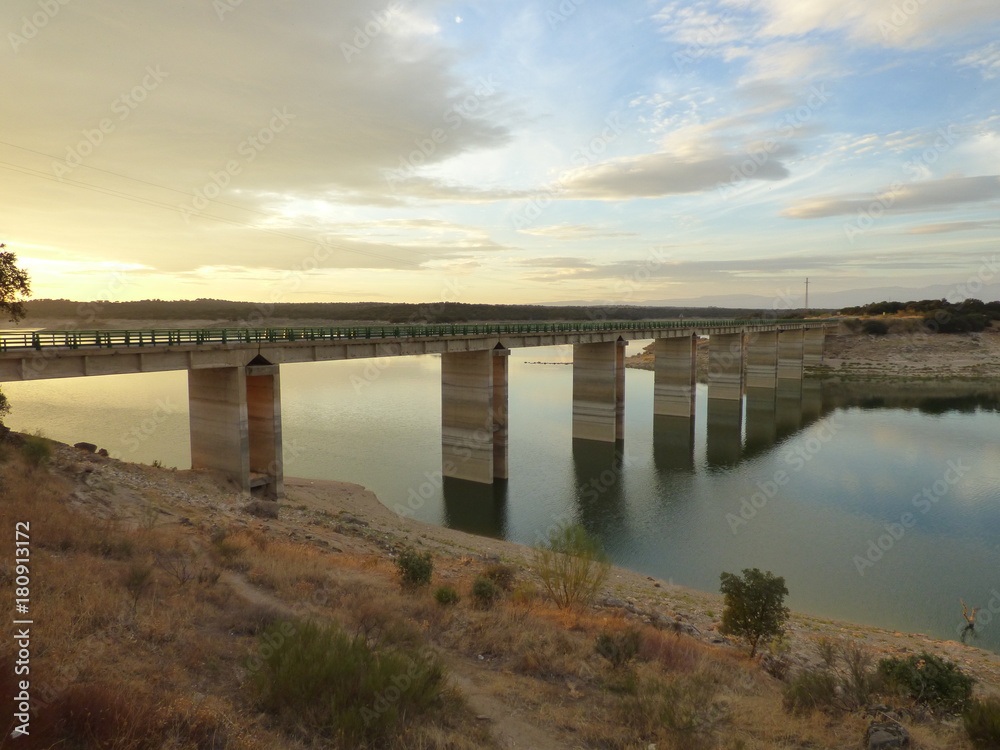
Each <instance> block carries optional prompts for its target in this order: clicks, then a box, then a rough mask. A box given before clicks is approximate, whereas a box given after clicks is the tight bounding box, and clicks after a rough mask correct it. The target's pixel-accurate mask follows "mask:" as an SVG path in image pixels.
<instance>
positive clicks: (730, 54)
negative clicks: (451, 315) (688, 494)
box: [0, 0, 1000, 303]
mask: <svg viewBox="0 0 1000 750" xmlns="http://www.w3.org/2000/svg"><path fill="white" fill-rule="evenodd" d="M998 39H1000V2H997V0H948V2H943V0H751V1H746V0H743V1H741V0H716V1H712V0H709V1H706V2H666V3H664V2H662V0H661V1H660V2H648V3H646V2H631V1H628V0H625V1H624V2H615V3H599V2H595V1H594V0H562V2H559V1H558V0H553V1H551V2H545V1H541V0H538V1H536V0H505V1H504V2H492V3H483V2H480V3H469V4H467V3H451V2H405V1H402V0H400V1H397V0H389V1H388V2H387V1H386V0H373V1H372V2H368V1H366V0H337V2H330V0H325V1H323V2H320V1H319V0H301V1H300V2H291V1H290V0H270V1H268V0H214V2H213V1H212V0H200V1H197V2H196V1H195V0H179V1H176V2H169V3H163V2H131V1H130V2H121V0H118V1H117V2H110V1H109V0H7V2H5V3H4V11H3V39H0V56H2V58H3V60H2V68H0V69H2V77H3V78H2V81H3V89H2V91H3V96H2V99H0V107H2V108H3V126H2V131H0V166H2V168H3V173H2V174H3V181H2V201H0V241H3V242H6V243H7V245H8V249H10V250H13V251H15V252H16V253H17V254H18V256H19V259H20V262H21V264H22V265H23V266H24V267H26V268H27V269H28V270H29V271H30V273H31V275H32V279H33V286H34V294H35V296H36V297H65V298H71V299H80V300H83V299H142V298H153V297H157V298H163V299H174V298H195V297H216V298H227V299H242V300H258V301H288V302H296V301H311V300H319V301H337V300H347V301H354V300H384V301H437V300H444V299H447V300H457V301H463V302H559V301H565V300H587V301H601V302H622V303H637V302H642V301H646V300H666V299H677V298H693V297H700V296H703V295H713V296H716V295H735V294H755V295H762V296H764V297H768V298H772V299H775V300H778V299H782V298H787V297H788V295H789V294H800V292H801V288H802V282H803V280H804V279H805V277H807V276H808V277H809V278H810V280H811V282H812V284H813V286H812V289H814V290H817V292H819V291H823V292H832V291H838V290H845V289H859V288H870V287H872V288H878V287H889V286H894V287H899V286H902V287H911V288H918V287H924V286H927V285H930V284H938V285H941V284H944V285H952V286H954V287H955V288H959V287H960V286H961V285H962V284H965V283H967V282H968V281H969V280H971V279H976V278H979V279H986V280H993V281H994V282H996V283H1000V260H998V259H997V256H1000V244H998V241H997V240H998V238H1000V41H997V40H998ZM994 261H996V262H994ZM994 277H996V278H994Z"/></svg>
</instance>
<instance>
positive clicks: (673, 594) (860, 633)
mask: <svg viewBox="0 0 1000 750" xmlns="http://www.w3.org/2000/svg"><path fill="white" fill-rule="evenodd" d="M285 490H286V500H285V502H287V503H289V504H291V505H293V506H294V505H296V504H297V503H298V504H306V505H312V504H313V503H322V504H325V503H330V504H333V505H336V506H337V507H338V508H339V512H340V513H341V514H342V515H344V516H347V517H350V518H363V519H364V520H365V521H366V522H367V523H368V524H369V526H366V527H364V528H365V529H366V530H368V531H369V532H375V533H377V534H379V533H380V534H387V535H389V537H390V538H396V539H397V540H398V541H400V542H405V543H410V544H420V545H423V546H424V547H425V548H427V549H432V550H434V551H435V552H436V554H438V555H442V556H451V557H454V558H456V559H457V562H458V564H467V563H463V562H462V561H463V560H469V559H484V558H485V559H491V558H492V557H494V556H495V557H497V558H500V559H502V560H505V561H507V562H512V563H514V564H517V565H518V566H519V567H522V568H526V567H527V566H528V561H529V558H530V554H531V547H529V546H527V545H523V544H520V543H517V542H512V541H507V540H500V539H494V538H491V537H483V536H479V535H476V534H472V533H469V532H464V531H460V530H457V529H451V528H448V527H445V526H437V525H435V524H431V523H428V522H425V521H419V520H417V519H414V518H410V517H406V516H402V515H399V514H397V513H396V512H395V511H394V510H392V509H391V508H389V507H388V506H386V505H385V504H384V503H383V502H382V501H381V500H380V499H379V498H378V497H377V496H376V495H375V493H374V492H372V491H371V490H368V489H367V488H364V487H362V486H361V485H357V484H352V483H348V482H339V481H337V480H329V479H303V478H286V480H285ZM596 602H597V605H598V606H602V607H605V608H607V609H612V610H613V609H618V610H621V611H622V613H623V614H630V615H631V616H634V617H638V618H639V619H641V620H644V621H647V622H653V623H654V624H657V621H659V623H658V624H660V625H661V626H662V625H663V624H664V623H667V624H668V625H669V626H672V627H675V628H678V629H680V630H682V631H683V632H685V633H687V634H688V635H692V636H694V637H695V638H698V639H699V640H702V641H703V642H705V643H709V644H714V645H716V646H720V647H726V646H727V645H729V646H730V647H733V648H737V646H733V645H731V642H730V639H728V638H725V637H723V636H721V635H719V634H718V632H717V628H718V625H719V615H720V614H721V610H722V596H721V594H717V593H712V592H708V591H701V590H699V589H693V588H689V587H686V586H681V585H679V584H674V583H670V582H669V581H664V580H661V579H655V578H653V577H652V576H647V575H645V574H643V573H640V572H637V571H634V570H631V569H628V568H623V567H621V566H618V565H614V566H612V569H611V574H610V576H609V579H608V582H607V584H606V586H605V590H604V592H603V593H602V595H600V596H598V597H597V600H596ZM674 623H676V624H674ZM823 637H830V638H852V639H856V640H862V641H863V642H864V643H865V644H866V645H867V646H868V647H870V648H871V649H872V650H873V651H874V652H876V655H877V656H878V657H882V656H890V655H894V656H898V655H901V654H902V655H906V654H910V653H920V652H921V651H927V652H929V653H932V654H937V655H940V656H942V657H944V658H946V659H949V660H952V661H955V662H956V663H958V664H960V665H961V666H962V668H963V669H966V670H968V671H969V673H970V674H973V675H974V676H975V677H976V678H977V679H978V680H979V681H980V683H981V684H982V685H983V687H984V688H986V687H988V688H989V691H990V692H1000V653H996V652H993V651H990V650H987V649H983V648H979V647H977V646H974V645H969V644H964V643H961V642H960V641H957V640H954V639H943V638H936V637H933V636H929V635H927V634H924V633H909V632H905V631H900V630H894V629H891V628H886V627H883V626H879V625H869V624H862V623H856V622H850V621H846V620H840V619H836V618H827V617H821V616H818V615H813V614H808V613H803V612H798V611H793V612H792V613H791V617H790V619H789V628H788V646H789V652H788V654H787V656H789V657H790V658H791V660H792V661H793V662H795V663H797V664H798V665H800V666H805V665H808V664H815V663H818V658H817V655H816V649H815V646H814V645H813V644H814V643H815V642H816V641H817V640H818V639H820V638H823Z"/></svg>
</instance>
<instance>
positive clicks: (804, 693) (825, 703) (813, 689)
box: [784, 668, 837, 714]
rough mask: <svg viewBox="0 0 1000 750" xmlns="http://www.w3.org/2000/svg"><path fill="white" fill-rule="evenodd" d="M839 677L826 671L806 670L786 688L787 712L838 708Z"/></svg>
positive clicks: (798, 674)
mask: <svg viewBox="0 0 1000 750" xmlns="http://www.w3.org/2000/svg"><path fill="white" fill-rule="evenodd" d="M836 700H837V676H836V675H835V674H834V673H833V672H831V671H828V670H826V669H819V668H816V669H804V670H802V671H801V672H798V673H797V674H796V675H795V676H794V677H793V678H792V679H791V681H790V682H789V683H788V684H787V685H785V688H784V706H785V710H786V711H788V712H789V713H794V714H805V713H809V712H810V711H816V710H820V711H825V710H829V709H831V708H834V707H836V706H835V703H836Z"/></svg>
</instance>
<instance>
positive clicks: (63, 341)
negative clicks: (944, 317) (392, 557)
mask: <svg viewBox="0 0 1000 750" xmlns="http://www.w3.org/2000/svg"><path fill="white" fill-rule="evenodd" d="M828 320H829V319H811V320H806V319H798V320H760V319H755V318H749V319H746V318H743V319H741V318H727V319H718V320H666V321H625V322H612V321H602V322H598V323H582V322H581V323H479V324H464V323H463V324H449V325H423V326H421V325H386V326H337V327H301V328H296V327H278V328H157V329H134V330H114V331H98V330H93V331H30V332H24V333H4V334H0V352H6V351H12V350H24V349H35V350H39V351H40V350H42V349H50V348H66V349H81V348H96V349H114V348H118V347H127V348H132V347H146V346H182V345H191V344H195V345H201V344H260V343H280V342H285V341H287V342H293V341H339V340H377V339H387V338H426V337H445V336H484V335H502V334H518V333H586V332H588V331H642V330H650V329H677V328H707V327H729V326H734V325H739V326H754V325H767V326H771V325H775V324H777V325H784V324H788V325H801V324H805V323H820V324H822V323H823V322H826V321H828Z"/></svg>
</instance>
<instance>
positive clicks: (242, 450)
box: [188, 365, 284, 499]
mask: <svg viewBox="0 0 1000 750" xmlns="http://www.w3.org/2000/svg"><path fill="white" fill-rule="evenodd" d="M188 405H189V413H190V428H191V467H192V468H194V469H215V470H217V471H221V472H223V473H224V474H227V475H228V476H229V477H231V478H232V479H233V480H234V481H235V482H236V484H237V486H238V487H239V488H240V490H241V491H242V492H244V493H247V494H249V493H250V491H251V490H252V489H253V488H255V487H261V488H263V489H262V490H261V492H262V494H263V495H264V496H265V497H268V498H270V499H277V498H279V497H283V496H284V473H283V468H282V458H281V390H280V382H279V379H278V366H277V365H268V366H254V367H245V368H244V367H211V368H206V369H198V370H188Z"/></svg>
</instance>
